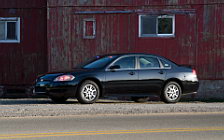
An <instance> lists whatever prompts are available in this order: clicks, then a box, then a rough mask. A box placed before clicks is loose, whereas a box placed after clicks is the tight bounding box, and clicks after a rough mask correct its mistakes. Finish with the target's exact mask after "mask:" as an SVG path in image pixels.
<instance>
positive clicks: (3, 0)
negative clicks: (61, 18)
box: [0, 0, 47, 86]
mask: <svg viewBox="0 0 224 140" xmlns="http://www.w3.org/2000/svg"><path fill="white" fill-rule="evenodd" d="M46 14H47V12H46V1H45V0H38V1H34V0H0V17H20V43H0V85H8V86H12V85H17V86H18V85H30V84H32V83H33V82H34V80H35V77H36V76H37V75H38V74H40V73H44V72H46V71H47V36H46V32H47V31H46V29H47V22H46V17H47V16H46Z"/></svg>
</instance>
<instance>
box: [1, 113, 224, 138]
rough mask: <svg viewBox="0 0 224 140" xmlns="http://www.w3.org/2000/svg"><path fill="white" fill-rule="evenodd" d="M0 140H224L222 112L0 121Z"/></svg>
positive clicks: (35, 118) (24, 118)
mask: <svg viewBox="0 0 224 140" xmlns="http://www.w3.org/2000/svg"><path fill="white" fill-rule="evenodd" d="M0 139H28V140H36V139H37V140H38V139H40V140H42V139H51V140H171V139H172V140H224V113H221V112H220V113H196V114H195V113H174V114H167V113H166V114H165V113H163V114H150V115H104V116H99V115H98V116H83V115H81V116H56V117H23V118H0Z"/></svg>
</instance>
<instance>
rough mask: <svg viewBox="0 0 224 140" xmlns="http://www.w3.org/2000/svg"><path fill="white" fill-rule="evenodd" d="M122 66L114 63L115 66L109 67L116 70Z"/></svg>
mask: <svg viewBox="0 0 224 140" xmlns="http://www.w3.org/2000/svg"><path fill="white" fill-rule="evenodd" d="M120 68H121V66H120V65H113V66H110V67H109V69H110V70H116V69H120Z"/></svg>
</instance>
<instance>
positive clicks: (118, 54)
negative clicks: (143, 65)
mask: <svg viewBox="0 0 224 140" xmlns="http://www.w3.org/2000/svg"><path fill="white" fill-rule="evenodd" d="M110 55H111V56H113V55H117V56H123V55H151V56H156V57H160V58H164V57H162V56H159V55H155V54H149V53H111V54H104V55H99V56H101V57H103V56H110Z"/></svg>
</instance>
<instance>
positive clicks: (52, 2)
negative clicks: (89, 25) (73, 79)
mask: <svg viewBox="0 0 224 140" xmlns="http://www.w3.org/2000/svg"><path fill="white" fill-rule="evenodd" d="M130 10H131V11H132V12H130V13H126V14H125V13H112V14H107V13H101V14H100V13H96V12H99V11H101V12H102V11H130ZM86 11H87V12H89V11H92V12H93V13H88V14H84V13H83V12H86ZM94 11H95V13H94ZM142 13H145V14H147V13H148V14H158V15H160V14H170V13H171V14H175V18H176V20H175V21H176V23H175V24H176V27H175V32H176V33H175V37H171V38H159V37H157V38H155V37H144V38H139V37H138V15H139V14H142ZM85 18H95V19H96V37H95V39H83V19H85ZM47 23H48V33H47V35H48V53H49V55H48V62H49V65H48V70H49V71H58V70H63V69H71V68H73V67H74V66H75V65H76V64H78V63H80V62H82V61H84V60H85V59H88V58H89V57H92V56H94V55H97V54H104V53H117V52H119V53H120V52H145V53H153V54H159V55H162V56H165V57H168V58H170V59H171V60H173V61H175V62H177V63H180V64H190V65H193V66H194V67H195V68H196V69H197V71H198V74H199V78H200V79H201V80H224V63H223V61H224V37H223V35H224V29H223V28H224V2H223V1H222V0H113V1H108V0H48V20H47Z"/></svg>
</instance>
